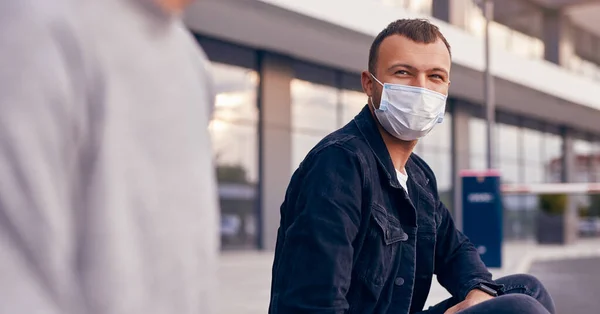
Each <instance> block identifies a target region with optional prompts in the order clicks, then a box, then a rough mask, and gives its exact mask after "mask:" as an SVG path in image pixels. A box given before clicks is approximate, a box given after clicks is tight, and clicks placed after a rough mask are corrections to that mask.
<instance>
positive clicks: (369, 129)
mask: <svg viewBox="0 0 600 314" xmlns="http://www.w3.org/2000/svg"><path fill="white" fill-rule="evenodd" d="M354 122H355V123H356V125H357V126H358V130H359V131H360V133H361V134H362V136H363V137H364V138H365V140H366V142H367V144H368V145H369V147H370V148H371V150H372V151H373V154H374V155H375V158H376V159H377V163H378V164H379V165H380V166H381V168H382V169H383V172H384V173H385V175H386V177H387V179H388V181H389V182H390V185H391V186H392V187H394V188H400V187H401V186H400V183H399V182H398V178H397V177H396V170H395V168H394V163H393V162H392V158H391V157H390V153H389V151H388V149H387V147H386V146H385V142H384V141H383V137H381V133H380V132H379V128H378V126H377V121H376V120H375V117H373V114H372V113H371V110H370V109H369V105H366V106H364V107H363V109H362V110H361V112H360V113H359V114H358V115H357V116H356V117H355V118H354ZM407 166H408V164H407ZM407 171H408V170H407ZM392 174H393V175H392Z"/></svg>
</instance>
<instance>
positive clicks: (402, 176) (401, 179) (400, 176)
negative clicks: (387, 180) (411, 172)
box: [396, 169, 408, 195]
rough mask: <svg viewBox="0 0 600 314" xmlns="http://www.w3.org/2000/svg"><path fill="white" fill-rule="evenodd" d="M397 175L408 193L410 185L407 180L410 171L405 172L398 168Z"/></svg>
mask: <svg viewBox="0 0 600 314" xmlns="http://www.w3.org/2000/svg"><path fill="white" fill-rule="evenodd" d="M404 172H406V170H404ZM396 176H397V177H398V182H400V185H401V186H402V187H403V188H404V190H405V191H406V194H407V195H408V186H407V185H406V182H408V173H407V174H404V173H402V172H401V171H400V170H398V169H396Z"/></svg>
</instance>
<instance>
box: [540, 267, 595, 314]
mask: <svg viewBox="0 0 600 314" xmlns="http://www.w3.org/2000/svg"><path fill="white" fill-rule="evenodd" d="M598 267H600V258H599V257H581V258H576V259H570V260H550V261H536V262H534V263H533V264H532V267H531V269H530V273H531V274H532V275H534V276H536V277H537V278H538V279H540V280H541V281H542V282H543V283H544V286H545V287H546V289H548V291H549V292H550V295H552V298H553V299H554V304H555V305H556V313H557V314H570V313H598V312H600V310H599V309H600V299H599V298H598V295H600V285H599V283H600V272H598Z"/></svg>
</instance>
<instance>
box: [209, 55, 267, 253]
mask: <svg viewBox="0 0 600 314" xmlns="http://www.w3.org/2000/svg"><path fill="white" fill-rule="evenodd" d="M212 72H213V76H214V80H215V89H216V92H217V97H216V102H215V112H214V115H213V119H212V121H211V122H210V125H209V130H210V133H211V137H212V141H213V147H214V149H213V152H214V154H215V159H216V167H217V180H218V184H219V200H220V205H221V245H222V248H223V249H240V248H254V247H255V246H256V244H257V238H256V235H257V233H256V219H255V213H256V210H255V205H256V183H257V180H258V160H257V158H258V141H257V121H258V110H257V108H256V89H257V84H258V74H257V73H256V72H255V71H253V70H250V69H246V68H242V67H236V66H231V65H225V64H219V63H213V65H212Z"/></svg>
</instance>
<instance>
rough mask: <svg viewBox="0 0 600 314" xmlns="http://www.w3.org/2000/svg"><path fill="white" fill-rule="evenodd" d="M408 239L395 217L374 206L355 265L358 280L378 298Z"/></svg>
mask: <svg viewBox="0 0 600 314" xmlns="http://www.w3.org/2000/svg"><path fill="white" fill-rule="evenodd" d="M407 239H408V235H407V234H406V233H405V232H404V231H403V230H402V227H401V226H400V222H399V221H398V219H397V218H396V217H393V216H391V215H388V213H387V211H386V210H385V209H384V208H381V207H379V206H377V205H375V206H373V208H372V214H371V218H370V221H369V227H368V229H367V234H366V236H365V240H364V243H363V245H362V250H361V252H360V253H359V256H358V259H357V261H356V267H355V270H356V272H357V275H358V277H359V278H360V279H361V280H362V281H363V282H364V283H365V284H366V285H367V286H369V287H370V288H371V289H373V293H374V294H375V295H378V294H379V293H380V292H381V288H383V286H384V284H385V282H386V280H387V278H388V277H389V276H390V272H391V270H392V266H393V265H394V264H395V261H396V260H397V258H399V256H398V255H399V254H401V249H402V247H401V244H402V242H404V241H406V240H407Z"/></svg>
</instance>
